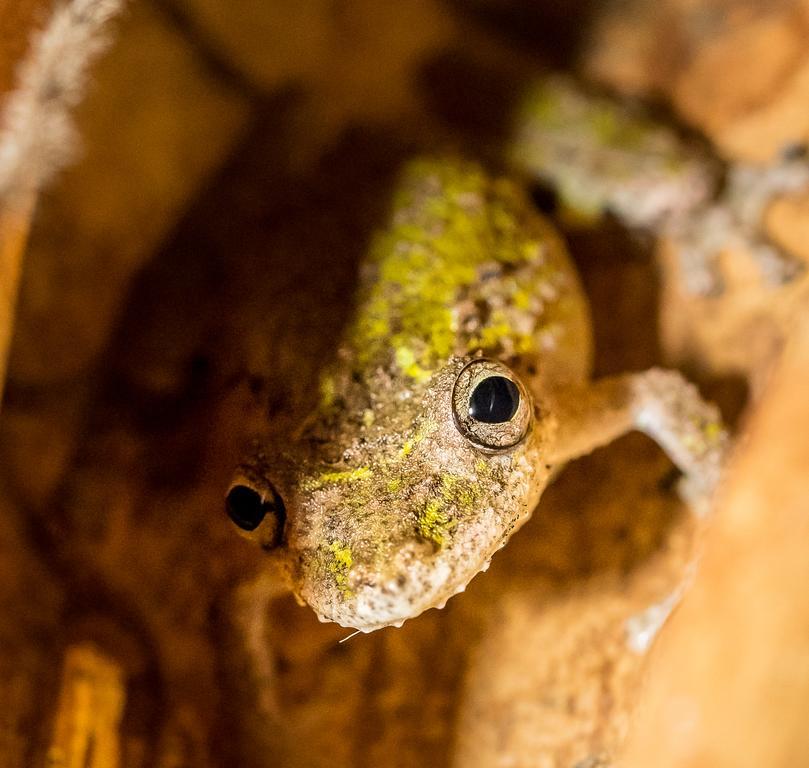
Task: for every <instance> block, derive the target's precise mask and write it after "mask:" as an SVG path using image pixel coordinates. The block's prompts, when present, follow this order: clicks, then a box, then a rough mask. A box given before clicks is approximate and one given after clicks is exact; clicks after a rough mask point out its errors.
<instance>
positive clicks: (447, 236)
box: [350, 159, 541, 382]
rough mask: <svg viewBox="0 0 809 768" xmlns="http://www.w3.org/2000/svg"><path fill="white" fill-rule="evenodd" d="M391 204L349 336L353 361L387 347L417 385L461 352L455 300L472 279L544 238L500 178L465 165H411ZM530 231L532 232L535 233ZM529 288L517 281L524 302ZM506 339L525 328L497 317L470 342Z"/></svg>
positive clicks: (516, 340)
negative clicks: (387, 225) (528, 222)
mask: <svg viewBox="0 0 809 768" xmlns="http://www.w3.org/2000/svg"><path fill="white" fill-rule="evenodd" d="M399 190H400V191H399V192H398V193H397V195H396V198H395V200H394V203H393V209H394V210H395V211H396V215H395V218H394V220H393V223H392V225H391V227H390V228H389V229H387V230H386V231H384V232H382V233H380V234H378V235H377V237H376V238H375V239H374V241H373V243H372V246H371V251H370V257H369V261H370V263H371V265H372V268H373V269H374V270H375V271H376V274H374V275H373V279H371V280H369V281H368V282H367V283H366V287H365V288H364V290H363V294H364V295H362V296H361V297H360V303H359V306H360V307H361V312H360V313H359V315H358V316H357V319H356V321H355V323H354V325H353V328H352V330H351V332H350V341H351V345H352V346H353V348H354V349H355V351H356V355H357V362H358V364H359V365H360V366H362V367H366V366H368V365H369V364H370V363H372V362H377V361H379V362H383V361H384V359H385V358H386V356H387V355H389V354H390V351H391V350H393V357H394V361H395V363H396V366H397V367H398V369H399V370H400V371H401V372H402V373H403V374H404V375H406V376H408V377H410V378H412V379H414V380H415V381H417V382H423V381H426V380H427V379H428V378H429V376H430V375H431V374H432V373H433V372H434V371H435V369H436V367H437V366H438V365H439V364H440V363H441V362H442V361H444V360H446V359H447V358H448V357H449V356H450V355H451V354H453V353H455V352H463V351H465V350H463V349H458V345H459V343H461V344H462V343H463V342H461V341H460V336H459V329H458V327H457V325H458V323H457V320H458V318H457V311H456V304H457V302H458V299H459V296H460V294H461V292H462V290H463V289H464V288H469V287H472V286H475V285H476V284H477V283H478V282H479V279H480V277H479V269H480V268H481V267H482V266H484V265H485V264H487V263H492V262H495V263H500V264H510V265H514V266H518V265H520V264H523V263H526V262H528V261H530V260H532V259H536V258H537V255H538V254H539V253H540V252H541V243H540V242H539V241H538V240H537V239H536V237H531V233H530V228H528V229H529V232H528V234H526V228H525V227H524V226H523V224H524V222H523V221H521V220H520V216H521V212H522V211H523V210H524V209H525V203H524V201H523V199H522V197H521V196H520V194H519V192H518V191H517V189H516V188H515V187H514V186H513V185H512V184H511V183H510V182H506V181H495V182H490V181H489V180H487V178H486V176H485V175H484V174H483V172H482V170H481V169H480V168H479V167H478V166H476V165H474V164H470V163H462V162H451V161H447V160H446V159H443V160H429V159H421V160H417V161H414V162H411V163H410V164H409V165H408V166H407V167H406V169H405V172H404V174H403V182H402V184H401V185H400V186H399ZM534 234H535V233H534ZM530 288H531V286H526V285H522V286H519V289H520V292H521V300H522V301H523V302H525V299H526V291H528V292H530ZM504 337H509V338H511V339H513V344H512V345H513V346H514V347H519V348H520V349H521V350H524V349H526V347H527V345H528V339H529V338H530V329H529V330H528V331H527V332H521V331H520V330H519V329H515V328H514V327H513V326H512V325H511V324H510V323H509V322H508V321H507V318H506V317H505V316H502V317H496V318H494V320H493V323H492V325H491V327H490V328H488V329H484V330H483V331H482V333H481V335H480V338H477V339H474V340H470V342H469V343H470V345H471V346H473V347H474V348H476V349H478V348H482V349H483V351H484V352H485V351H486V350H487V348H488V349H494V348H495V347H496V346H497V344H498V343H499V342H501V341H502V340H503V338H504Z"/></svg>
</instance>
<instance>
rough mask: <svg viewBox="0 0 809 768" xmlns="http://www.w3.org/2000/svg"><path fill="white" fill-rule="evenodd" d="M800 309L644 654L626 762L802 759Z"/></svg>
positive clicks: (806, 576) (808, 419) (807, 401)
mask: <svg viewBox="0 0 809 768" xmlns="http://www.w3.org/2000/svg"><path fill="white" fill-rule="evenodd" d="M807 382H809V308H807V307H806V306H804V307H803V309H802V311H801V313H800V315H799V317H798V319H797V321H796V325H795V329H794V333H793V335H792V337H791V340H790V342H789V344H788V346H787V349H786V352H785V356H784V358H783V360H782V362H781V363H780V365H779V366H778V368H777V370H776V371H775V373H774V375H773V377H772V380H771V382H770V383H769V385H768V386H767V388H766V390H765V392H764V393H763V397H762V401H761V403H760V406H759V408H758V409H757V411H756V412H755V414H754V415H753V418H752V420H751V423H750V425H749V430H748V435H747V436H746V439H744V441H743V442H742V444H741V445H740V446H739V447H738V454H737V456H736V457H735V460H734V462H733V465H732V467H731V470H730V474H729V478H728V481H727V486H726V487H725V489H724V492H723V493H722V495H721V498H720V504H719V508H718V510H717V517H716V520H715V522H714V523H713V526H712V528H711V530H710V531H709V534H708V536H707V540H706V541H705V545H704V556H703V558H702V562H701V564H700V570H699V574H698V577H697V581H696V584H695V585H694V587H693V588H692V590H691V591H690V592H689V593H688V594H687V595H686V598H685V600H684V601H683V604H682V605H681V606H680V608H679V609H678V610H677V611H676V613H675V615H674V617H673V618H672V620H671V622H670V624H669V626H668V627H667V628H666V631H665V632H664V633H663V635H662V637H661V639H660V645H659V647H658V648H657V651H656V653H655V654H654V656H653V659H652V662H651V669H650V682H649V687H648V690H647V691H646V695H645V696H644V698H642V700H641V701H642V704H641V709H640V712H639V714H638V717H637V720H636V722H635V724H634V728H633V731H634V734H633V738H632V740H631V742H630V746H629V749H628V753H627V755H626V760H625V763H622V765H626V767H627V768H647V767H648V766H650V765H653V766H655V768H761V766H767V768H794V767H795V766H803V765H809V729H807V727H806V713H807V711H809V491H808V490H807V478H808V477H809V436H808V433H807V425H809V398H807V391H806V388H807Z"/></svg>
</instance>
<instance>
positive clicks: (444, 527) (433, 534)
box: [417, 499, 456, 549]
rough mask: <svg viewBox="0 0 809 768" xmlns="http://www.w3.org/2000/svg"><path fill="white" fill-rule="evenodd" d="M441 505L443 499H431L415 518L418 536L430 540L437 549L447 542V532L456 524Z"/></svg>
mask: <svg viewBox="0 0 809 768" xmlns="http://www.w3.org/2000/svg"><path fill="white" fill-rule="evenodd" d="M443 506H444V500H443V499H431V500H430V501H428V502H427V505H426V506H425V507H424V510H423V511H422V513H421V514H420V515H419V517H418V520H417V527H418V532H419V536H421V537H422V538H423V539H427V540H428V541H431V542H432V543H433V544H435V546H436V547H438V549H442V548H443V547H444V546H446V544H447V543H448V542H449V532H450V531H451V530H452V529H453V528H454V527H455V525H456V521H455V520H452V519H451V518H450V517H449V516H448V515H447V514H446V512H444V510H443V509H442V507H443Z"/></svg>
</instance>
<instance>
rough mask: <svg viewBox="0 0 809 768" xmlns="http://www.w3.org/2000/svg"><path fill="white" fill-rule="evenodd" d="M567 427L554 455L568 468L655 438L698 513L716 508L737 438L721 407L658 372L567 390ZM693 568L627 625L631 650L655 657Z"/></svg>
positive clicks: (563, 406) (562, 399)
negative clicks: (625, 440)
mask: <svg viewBox="0 0 809 768" xmlns="http://www.w3.org/2000/svg"><path fill="white" fill-rule="evenodd" d="M556 407H557V413H558V417H559V424H558V428H557V438H556V441H555V449H554V450H553V452H552V453H551V455H550V456H549V460H550V461H551V462H552V463H554V462H565V461H569V460H571V459H575V458H577V457H579V456H582V455H585V454H587V453H589V452H590V451H592V450H594V449H595V448H598V447H599V446H603V445H606V444H607V443H610V442H612V441H613V440H615V439H616V438H618V437H620V436H621V435H623V434H625V433H627V432H629V431H631V430H638V431H640V432H643V433H645V434H647V435H648V436H649V437H651V438H652V439H653V440H654V441H655V442H656V443H657V444H658V445H659V446H660V447H661V448H662V449H663V450H664V451H665V452H666V453H667V454H668V456H669V458H671V460H672V461H673V462H674V464H675V465H676V466H677V467H678V468H679V469H680V470H681V471H682V472H683V474H684V483H682V484H681V486H680V489H681V493H683V495H684V497H685V499H686V501H687V502H688V503H689V505H690V506H691V508H692V510H694V511H695V512H696V513H698V514H704V513H705V512H706V511H707V509H708V507H709V504H710V501H711V496H712V493H713V491H714V490H715V488H716V486H717V484H718V482H719V479H720V473H721V469H722V464H723V460H724V457H725V454H726V452H727V448H728V443H729V438H728V433H727V431H726V430H725V428H724V427H723V426H722V421H721V417H720V415H719V411H718V409H717V408H716V406H714V405H712V404H710V403H707V402H705V400H703V399H702V398H701V397H700V394H699V392H698V391H697V388H696V387H695V386H694V385H693V384H691V383H690V382H688V381H686V380H685V379H684V378H683V377H682V376H681V375H680V374H679V373H677V372H676V371H668V370H662V369H659V368H652V369H650V370H648V371H644V372H642V373H630V374H624V375H621V376H615V377H610V378H606V379H602V380H601V381H597V382H595V383H594V384H591V385H589V386H582V387H575V388H570V389H567V390H565V391H563V392H561V393H559V395H558V399H557V402H556ZM692 571H693V568H690V567H689V569H688V571H687V572H686V574H685V575H684V577H683V580H682V582H681V584H680V585H678V587H677V588H676V589H674V590H673V591H672V592H671V593H669V594H668V595H665V596H664V597H663V598H662V599H661V600H660V601H658V602H656V603H654V604H653V605H650V606H649V607H648V608H647V609H646V610H644V611H642V612H640V613H639V614H637V615H636V616H633V617H631V618H630V619H629V620H628V621H627V624H626V635H627V644H628V646H629V647H630V648H631V649H632V650H633V651H635V652H636V653H643V652H645V651H646V650H648V648H649V646H650V645H651V643H652V641H653V639H654V638H655V636H656V635H657V633H658V631H659V630H660V628H661V627H662V626H663V624H664V623H665V621H666V619H667V618H668V616H669V615H670V613H671V612H672V611H673V610H674V608H675V607H676V606H677V604H678V603H679V602H680V599H681V597H682V595H683V592H684V590H685V588H686V586H687V584H688V582H689V574H690V573H691V572H692Z"/></svg>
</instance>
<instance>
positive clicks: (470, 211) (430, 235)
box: [235, 158, 724, 631]
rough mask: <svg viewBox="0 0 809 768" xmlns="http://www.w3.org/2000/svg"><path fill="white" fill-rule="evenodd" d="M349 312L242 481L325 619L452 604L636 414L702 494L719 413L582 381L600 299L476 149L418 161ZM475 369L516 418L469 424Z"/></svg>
mask: <svg viewBox="0 0 809 768" xmlns="http://www.w3.org/2000/svg"><path fill="white" fill-rule="evenodd" d="M356 307H357V309H356V314H355V317H354V319H353V321H352V323H351V324H350V326H349V328H348V330H347V333H346V334H345V337H344V339H343V341H342V344H341V346H340V349H339V354H338V361H337V363H336V365H335V366H334V367H332V368H331V369H330V370H328V371H326V372H325V373H324V375H323V379H322V382H321V389H322V402H321V404H320V406H319V408H318V409H317V411H316V412H315V413H314V414H313V415H312V417H311V419H310V420H309V421H308V423H307V424H306V426H305V428H304V429H303V430H302V432H301V434H300V435H297V436H295V437H294V439H290V438H289V436H276V441H277V442H275V443H272V442H270V443H268V444H266V445H263V446H261V447H259V448H258V449H257V451H256V453H255V455H254V456H253V457H252V458H251V460H250V461H248V462H247V463H245V465H244V466H243V467H242V468H241V470H240V472H239V474H238V476H237V478H236V480H235V487H238V486H246V487H248V488H250V489H252V490H253V491H254V492H255V493H257V494H258V495H259V496H260V497H261V499H262V500H263V501H265V502H266V503H267V505H268V510H269V511H268V514H267V515H266V518H265V520H264V522H262V523H261V525H260V526H259V527H258V528H257V529H256V530H255V531H254V532H252V533H251V534H250V535H251V536H252V537H254V538H256V539H258V540H259V541H260V542H262V543H263V544H264V546H265V547H267V548H268V549H271V550H272V551H273V552H274V553H275V557H276V558H278V557H280V558H281V559H282V561H283V563H284V566H285V568H286V570H287V572H288V575H289V579H290V582H291V585H292V588H293V590H294V591H295V593H296V594H297V595H298V596H299V598H301V599H302V600H303V601H305V602H306V603H308V604H309V605H310V606H312V608H313V609H314V610H315V611H316V612H317V613H318V615H319V616H320V617H321V618H322V619H323V620H328V621H335V622H338V623H340V624H342V625H344V626H347V627H355V628H357V629H360V630H362V631H371V630H374V629H377V628H379V627H383V626H386V625H390V624H400V623H401V622H402V621H404V620H405V619H407V618H410V617H413V616H416V615H418V614H419V613H421V612H422V611H424V610H426V609H427V608H430V607H435V606H438V607H440V606H442V605H443V604H444V603H445V602H446V600H447V598H449V597H450V596H452V595H453V594H455V593H457V592H459V591H461V590H463V589H464V587H465V586H466V584H467V583H468V582H469V581H470V580H471V579H472V577H473V576H475V574H477V573H478V572H480V571H481V570H485V569H486V567H487V565H488V562H489V560H490V558H491V557H492V555H493V554H494V552H495V551H496V550H497V549H499V548H500V547H502V546H503V545H504V544H505V543H506V541H507V539H508V537H509V536H510V535H511V533H513V532H514V531H515V530H516V529H517V528H518V527H519V526H520V525H521V524H522V523H523V522H524V521H525V520H526V519H527V517H528V516H529V515H530V513H531V512H532V510H533V508H534V507H535V505H536V503H537V501H538V499H539V496H540V494H541V492H542V490H543V488H544V487H545V485H546V484H547V483H548V481H549V479H550V478H551V476H552V474H553V472H554V470H555V469H557V468H558V467H559V466H561V464H563V463H564V462H565V461H567V460H569V459H571V458H574V457H576V456H579V455H582V454H583V453H587V452H588V451H590V450H592V449H593V448H594V447H596V446H597V445H602V444H604V443H606V442H609V441H610V440H612V439H614V438H615V437H617V436H618V435H620V434H623V433H624V432H626V431H627V430H629V429H633V428H636V429H642V430H644V431H646V432H647V433H648V434H650V435H651V436H652V437H654V438H655V439H656V440H657V441H658V442H659V443H660V444H661V446H662V447H663V448H664V449H665V450H666V451H667V452H668V453H669V455H670V456H672V458H673V460H674V461H675V463H677V464H678V466H680V468H681V469H683V471H684V472H686V474H687V476H688V477H687V479H688V480H689V483H690V486H691V490H692V491H693V493H694V495H695V497H696V496H701V495H704V494H706V493H709V492H710V491H711V489H712V488H713V486H714V485H715V483H716V479H717V477H718V468H719V464H720V461H721V456H722V450H723V446H724V431H723V430H722V427H721V425H720V423H719V421H718V415H717V413H716V411H715V410H714V409H712V408H711V407H709V406H707V405H705V404H704V403H703V402H702V400H700V398H699V396H698V394H697V393H696V390H695V389H694V388H693V387H691V386H690V385H687V384H686V383H685V382H684V381H683V380H682V379H681V378H680V377H679V375H678V374H675V373H672V372H663V371H648V372H646V373H642V374H635V375H628V376H624V377H617V378H615V379H608V380H605V381H602V382H598V383H596V384H594V385H590V384H589V383H588V375H589V369H590V357H591V338H590V321H589V316H588V309H587V304H586V302H585V299H584V296H583V294H582V291H581V287H580V285H579V282H578V278H577V276H576V273H575V271H574V269H573V267H572V265H571V263H570V261H569V259H568V257H567V255H566V252H565V249H564V246H563V244H562V242H561V241H560V239H559V237H558V235H557V234H556V233H555V231H554V230H553V228H552V227H551V226H550V225H549V224H548V223H547V222H546V221H545V220H544V219H543V218H542V217H540V216H539V215H538V214H537V213H536V212H534V211H533V209H532V208H531V206H530V204H529V203H528V202H527V200H526V199H525V198H524V196H523V194H522V193H521V191H520V190H519V189H518V188H516V187H515V186H514V185H513V184H512V183H511V182H509V181H506V180H501V179H491V178H489V177H487V175H486V174H485V173H484V172H483V171H482V169H481V168H480V167H479V166H477V165H475V164H472V163H468V162H464V161H461V160H457V159H447V158H443V159H417V160H414V161H411V162H410V163H409V164H407V165H406V167H405V168H404V169H403V170H402V172H401V176H400V179H399V182H398V185H397V187H396V190H395V194H394V197H393V201H392V208H391V214H390V219H389V222H388V223H387V225H386V226H385V227H384V228H383V229H381V231H379V232H378V233H377V234H376V237H375V239H374V241H373V243H372V245H371V249H370V254H369V257H368V259H367V262H366V264H365V265H364V269H363V273H362V276H361V285H360V287H359V292H358V296H357V302H356ZM487 360H488V361H489V362H485V361H487ZM474 371H477V372H478V373H477V374H474V375H475V376H480V375H483V377H484V378H485V377H486V375H499V376H504V377H506V378H510V379H511V380H512V381H513V382H514V385H515V386H516V387H517V390H518V391H519V393H520V405H519V408H518V409H517V411H516V413H515V414H514V416H513V418H512V419H511V420H510V421H509V422H508V423H503V424H495V425H485V424H483V425H481V424H477V423H473V422H474V420H472V419H471V417H470V411H469V403H470V396H469V393H470V392H471V391H473V389H474V384H475V381H478V379H475V378H474V377H473V379H472V380H471V383H470V379H469V377H470V375H472V374H470V372H474ZM481 371H482V372H483V374H481ZM493 444H496V445H497V446H498V449H497V450H492V449H491V446H492V445H493ZM487 446H488V447H487ZM503 446H507V447H503ZM282 507H283V508H284V509H285V512H286V515H285V521H284V520H283V515H281V514H280V510H281V509H282ZM282 523H284V524H283V526H281V524H282Z"/></svg>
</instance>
